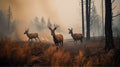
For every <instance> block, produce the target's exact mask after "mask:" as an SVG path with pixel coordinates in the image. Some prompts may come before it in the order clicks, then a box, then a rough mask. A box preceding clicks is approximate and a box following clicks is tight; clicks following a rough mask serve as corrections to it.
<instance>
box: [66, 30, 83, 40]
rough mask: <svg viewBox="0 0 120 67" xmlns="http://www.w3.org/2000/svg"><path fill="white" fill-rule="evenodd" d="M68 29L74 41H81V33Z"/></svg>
mask: <svg viewBox="0 0 120 67" xmlns="http://www.w3.org/2000/svg"><path fill="white" fill-rule="evenodd" d="M68 30H69V34H71V36H72V38H73V40H74V42H77V41H79V40H80V41H81V42H82V41H83V35H82V34H80V33H73V29H68Z"/></svg>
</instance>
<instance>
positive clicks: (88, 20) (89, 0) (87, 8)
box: [86, 0, 91, 40]
mask: <svg viewBox="0 0 120 67" xmlns="http://www.w3.org/2000/svg"><path fill="white" fill-rule="evenodd" d="M90 10H91V0H86V39H87V40H90Z"/></svg>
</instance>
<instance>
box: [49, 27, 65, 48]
mask: <svg viewBox="0 0 120 67" xmlns="http://www.w3.org/2000/svg"><path fill="white" fill-rule="evenodd" d="M58 27H59V26H57V25H54V28H53V29H52V28H51V26H48V28H49V30H50V31H51V36H52V37H53V41H54V44H55V45H56V46H58V47H60V46H63V35H62V34H55V30H56V29H57V28H58Z"/></svg>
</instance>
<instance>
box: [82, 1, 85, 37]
mask: <svg viewBox="0 0 120 67" xmlns="http://www.w3.org/2000/svg"><path fill="white" fill-rule="evenodd" d="M81 8H82V34H83V37H84V34H85V31H84V4H83V0H81Z"/></svg>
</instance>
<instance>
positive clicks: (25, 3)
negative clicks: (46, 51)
mask: <svg viewBox="0 0 120 67" xmlns="http://www.w3.org/2000/svg"><path fill="white" fill-rule="evenodd" d="M80 1H81V0H34V1H33V0H0V37H5V36H9V37H10V38H12V39H14V40H23V41H26V40H27V39H28V38H27V36H26V35H24V31H25V30H26V29H28V28H29V30H30V31H29V32H30V33H34V32H36V33H38V34H39V37H40V39H41V40H47V41H52V37H51V34H50V31H49V29H48V28H47V24H48V23H51V24H52V25H53V24H57V25H59V28H58V29H57V31H56V33H61V34H63V36H64V39H70V38H71V36H70V34H68V28H71V27H72V28H73V31H74V32H78V33H82V26H81V25H82V20H81V5H80ZM93 2H94V3H92V6H91V27H90V28H91V36H102V35H103V33H104V32H103V27H102V24H101V23H102V22H101V12H102V11H101V0H93ZM119 3H120V1H119V0H116V1H115V3H114V4H113V7H114V6H115V5H117V7H116V8H115V10H113V15H116V14H118V13H120V7H119V6H120V4H119ZM9 8H10V11H11V18H10V19H11V20H10V21H9V18H8V15H9ZM48 21H49V22H48ZM8 24H9V26H8ZM8 27H9V29H8ZM113 34H114V36H119V35H120V16H117V17H115V18H113Z"/></svg>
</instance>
